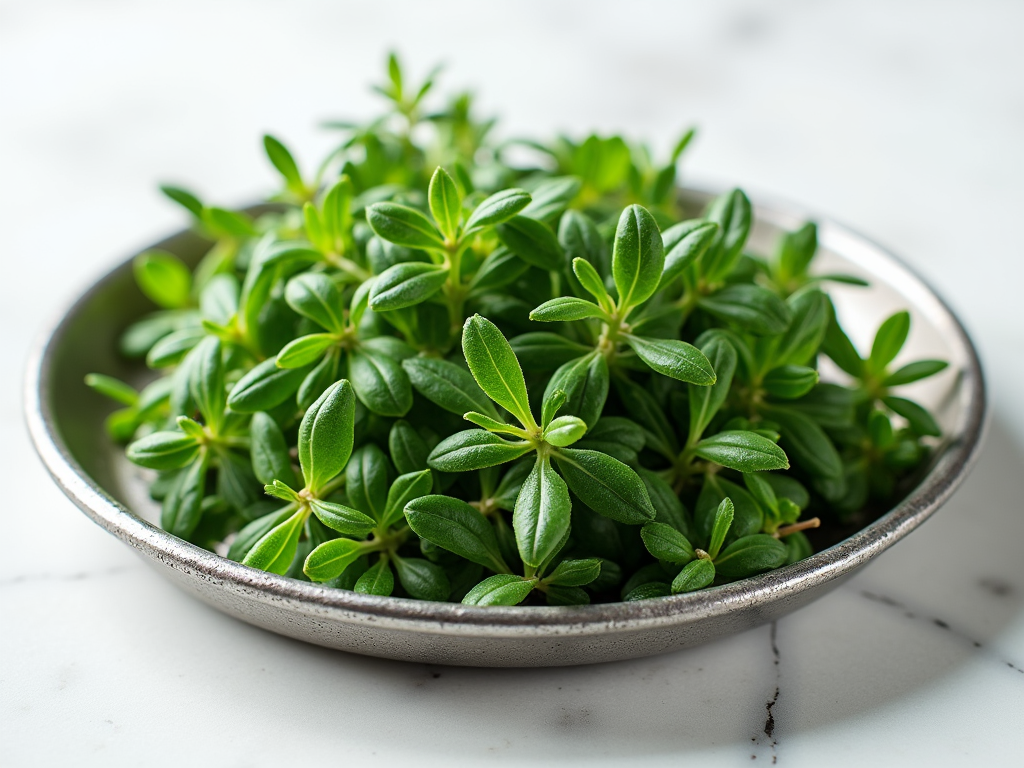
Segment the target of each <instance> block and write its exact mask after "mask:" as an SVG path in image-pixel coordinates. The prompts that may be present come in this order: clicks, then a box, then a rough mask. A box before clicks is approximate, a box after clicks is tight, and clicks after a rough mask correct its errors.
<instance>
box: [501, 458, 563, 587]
mask: <svg viewBox="0 0 1024 768" xmlns="http://www.w3.org/2000/svg"><path fill="white" fill-rule="evenodd" d="M571 508H572V503H571V502H570V501H569V489H568V488H567V487H566V485H565V481H564V480H562V478H560V477H559V476H558V474H557V473H556V472H555V470H554V469H553V468H552V467H551V463H550V461H549V460H548V459H547V458H546V457H545V458H538V459H537V463H536V464H534V467H533V471H531V472H530V475H529V476H528V477H527V478H526V481H525V482H524V483H523V486H522V488H521V489H520V491H519V496H518V498H517V499H516V506H515V512H514V514H513V516H512V528H513V529H514V530H515V533H516V544H517V545H518V547H519V555H520V556H521V557H522V559H523V562H524V563H527V564H528V565H532V566H535V567H536V566H539V565H540V564H541V563H542V562H544V560H546V559H547V558H548V557H550V556H551V555H553V554H554V553H555V552H557V551H558V548H559V547H560V546H561V544H562V542H563V539H564V537H565V535H566V533H567V532H568V530H569V513H570V510H571Z"/></svg>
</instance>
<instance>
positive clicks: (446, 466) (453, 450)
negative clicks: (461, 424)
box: [427, 429, 533, 472]
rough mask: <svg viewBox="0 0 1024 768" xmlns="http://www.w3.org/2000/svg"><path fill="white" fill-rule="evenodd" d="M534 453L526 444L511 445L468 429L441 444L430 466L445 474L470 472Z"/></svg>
mask: <svg viewBox="0 0 1024 768" xmlns="http://www.w3.org/2000/svg"><path fill="white" fill-rule="evenodd" d="M532 450H533V446H532V445H531V444H530V443H528V442H525V441H518V442H510V441H508V440H503V439H502V438H500V437H498V436H497V435H495V434H493V433H491V432H487V431H486V430H483V429H467V430H465V431H463V432H456V433H455V434H454V435H451V436H450V437H446V438H445V439H444V440H442V441H441V442H440V443H438V444H437V446H436V447H435V448H434V450H433V451H431V452H430V456H429V457H428V458H427V464H428V465H429V466H430V467H432V468H433V469H437V470H441V471H442V472H468V471H470V470H473V469H483V468H485V467H493V466H495V465H496V464H504V463H505V462H507V461H513V460H515V459H518V458H519V457H520V456H523V455H524V454H526V453H528V452H529V451H532Z"/></svg>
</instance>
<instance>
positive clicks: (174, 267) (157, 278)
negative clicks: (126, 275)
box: [132, 251, 192, 309]
mask: <svg viewBox="0 0 1024 768" xmlns="http://www.w3.org/2000/svg"><path fill="white" fill-rule="evenodd" d="M132 268H133V269H134V271H135V282H137V283H138V284H139V288H140V289H141V290H142V292H143V293H144V294H146V297H147V298H149V299H150V300H152V301H153V302H154V303H155V304H158V305H159V306H161V307H164V308H165V309H179V308H181V307H185V306H188V303H189V297H190V295H191V293H192V274H191V273H190V272H189V270H188V267H186V266H185V264H184V263H183V262H182V261H181V259H179V258H178V257H177V256H174V255H173V254H170V253H167V252H166V251H146V252H145V253H143V254H141V255H139V256H136V257H135V259H134V261H132Z"/></svg>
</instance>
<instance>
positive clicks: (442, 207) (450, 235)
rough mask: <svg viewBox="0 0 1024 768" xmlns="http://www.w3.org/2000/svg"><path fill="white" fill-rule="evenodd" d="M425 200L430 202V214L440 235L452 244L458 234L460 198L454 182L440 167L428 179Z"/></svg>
mask: <svg viewBox="0 0 1024 768" xmlns="http://www.w3.org/2000/svg"><path fill="white" fill-rule="evenodd" d="M427 200H428V201H429V202H430V213H431V214H432V215H433V216H434V221H436V222H437V226H438V228H439V229H440V230H441V233H442V234H443V235H444V236H445V238H446V239H447V240H449V241H451V242H454V241H455V238H456V237H457V235H458V232H459V218H460V214H461V213H462V196H461V195H460V194H459V188H458V187H456V186H455V181H454V180H453V179H452V177H451V176H449V175H448V172H447V171H445V169H444V168H442V167H441V166H438V167H437V169H436V170H435V171H434V175H433V176H432V177H431V178H430V187H429V188H428V190H427Z"/></svg>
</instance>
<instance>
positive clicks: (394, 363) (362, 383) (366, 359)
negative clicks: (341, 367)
mask: <svg viewBox="0 0 1024 768" xmlns="http://www.w3.org/2000/svg"><path fill="white" fill-rule="evenodd" d="M348 375H349V377H350V378H351V380H352V387H353V389H355V393H356V395H358V396H359V399H360V400H361V401H362V403H363V405H365V406H366V407H367V408H369V409H370V410H371V411H373V412H374V413H377V414H380V415H381V416H404V415H405V414H406V413H408V412H409V409H410V408H412V384H411V383H410V381H409V375H408V374H407V373H406V372H405V369H404V368H403V367H402V364H401V363H400V362H399V361H398V360H395V359H394V358H393V357H389V356H388V355H383V354H379V353H378V352H376V351H375V350H372V349H371V348H370V347H368V346H365V345H364V346H362V347H361V348H359V349H357V350H355V351H354V352H352V353H350V354H349V358H348Z"/></svg>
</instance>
